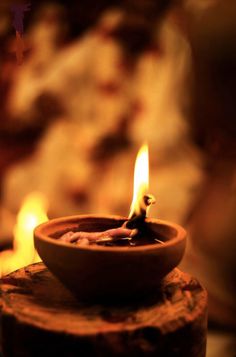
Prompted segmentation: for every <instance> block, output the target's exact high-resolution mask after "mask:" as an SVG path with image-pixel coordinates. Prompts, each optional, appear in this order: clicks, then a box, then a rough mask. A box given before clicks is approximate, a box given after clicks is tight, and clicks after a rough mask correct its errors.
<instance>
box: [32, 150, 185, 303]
mask: <svg viewBox="0 0 236 357" xmlns="http://www.w3.org/2000/svg"><path fill="white" fill-rule="evenodd" d="M148 171H149V169H148V148H147V146H146V145H144V146H143V147H142V148H141V149H140V151H139V154H138V156H137V160H136V164H135V174H134V193H133V201H132V204H131V211H130V214H129V217H128V218H127V217H119V216H112V215H107V216H100V215H77V216H69V217H62V218H58V219H53V220H50V221H48V222H46V223H43V224H41V225H40V226H38V227H37V228H36V229H35V231H34V241H35V247H36V249H37V251H38V253H39V255H40V257H41V258H42V260H43V262H44V263H45V265H46V266H47V267H48V269H49V270H50V271H51V272H52V273H53V274H54V275H55V276H56V277H57V278H58V279H59V280H60V281H61V282H62V283H63V284H64V285H65V286H66V287H68V288H69V289H70V290H71V291H72V292H73V293H74V294H76V296H77V298H78V299H79V300H81V301H93V302H104V303H107V302H111V301H112V302H113V301H128V300H129V299H139V298H141V297H143V296H145V295H148V294H151V293H153V292H155V291H156V290H158V287H159V285H160V284H161V281H162V278H163V277H164V276H165V275H167V274H168V273H169V272H170V271H171V270H172V269H173V268H174V267H176V266H177V265H178V263H179V262H180V260H181V258H182V256H183V253H184V249H185V241H186V232H185V230H184V229H183V228H182V227H180V226H179V225H177V224H174V223H170V222H167V221H162V220H159V219H156V218H147V211H148V210H149V208H150V205H151V204H152V203H154V201H155V199H154V197H153V196H152V195H150V194H149V193H148V175H149V173H148Z"/></svg>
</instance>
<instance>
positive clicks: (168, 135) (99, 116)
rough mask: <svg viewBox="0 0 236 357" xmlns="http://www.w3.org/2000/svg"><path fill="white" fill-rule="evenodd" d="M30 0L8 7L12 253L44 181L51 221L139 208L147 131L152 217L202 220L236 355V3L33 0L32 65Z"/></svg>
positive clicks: (188, 222)
mask: <svg viewBox="0 0 236 357" xmlns="http://www.w3.org/2000/svg"><path fill="white" fill-rule="evenodd" d="M22 3H26V2H23V1H20V0H19V1H16V0H15V1H10V0H9V1H8V0H6V1H1V3H0V105H1V115H0V190H1V191H0V192H1V196H0V198H1V200H0V219H1V224H0V246H1V249H5V248H6V247H9V246H10V245H11V241H12V236H13V227H14V226H15V223H16V216H17V213H18V211H19V210H20V207H21V204H22V201H23V200H24V198H25V197H26V195H28V194H30V193H31V192H34V191H38V192H40V193H41V194H43V195H44V196H45V197H46V198H47V200H48V205H49V209H48V215H49V217H50V218H53V217H57V216H61V215H70V214H82V213H104V214H107V213H109V214H120V215H127V214H128V212H129V205H130V202H131V197H132V181H133V165H134V161H135V156H136V153H137V150H138V148H139V147H140V145H141V144H142V143H143V141H144V140H146V141H147V142H148V143H149V151H150V191H151V193H153V194H154V195H155V196H156V199H157V204H156V205H155V207H153V208H152V209H151V212H150V214H151V215H152V216H154V217H159V218H162V219H167V220H172V221H175V222H177V223H180V224H182V225H184V226H185V227H186V228H187V229H188V232H189V243H188V247H187V252H186V256H185V259H184V261H183V263H182V266H183V269H185V270H187V271H189V272H191V273H192V274H194V275H196V276H197V277H199V279H200V280H201V281H202V283H203V284H204V285H205V286H206V287H207V288H208V292H209V320H210V327H211V334H210V336H209V340H208V341H209V348H208V357H218V356H219V357H234V356H235V355H236V347H235V340H234V336H235V333H234V331H235V327H236V318H235V316H236V306H235V294H236V279H235V276H236V263H235V251H236V169H235V157H236V142H235V137H236V125H235V119H236V118H235V101H236V4H235V2H234V1H233V0H228V1H227V2H225V1H224V0H218V1H217V0H215V1H214V0H211V1H210V0H208V1H207V0H182V1H180V0H179V1H178V0H175V1H174V0H172V1H171V0H156V1H154V0H137V1H135V0H126V1H125V0H124V1H118V0H113V1H108V0H100V1H94V0H88V1H86V2H82V1H81V2H75V1H67V2H66V3H64V2H63V1H37V2H36V1H33V0H32V2H31V9H30V11H28V12H26V13H25V17H24V26H25V28H24V34H23V37H22V38H21V44H22V46H23V47H21V48H22V51H23V61H22V63H21V64H19V63H18V61H17V57H16V52H17V48H18V50H19V47H17V46H19V39H18V41H17V38H16V33H15V30H14V27H13V24H12V19H13V15H12V12H11V6H12V5H13V4H22ZM0 259H1V256H0ZM212 331H214V333H213V332H212Z"/></svg>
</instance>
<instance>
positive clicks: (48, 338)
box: [0, 263, 207, 357]
mask: <svg viewBox="0 0 236 357" xmlns="http://www.w3.org/2000/svg"><path fill="white" fill-rule="evenodd" d="M0 302H1V344H2V350H3V355H4V356H6V357H13V356H14V357H15V356H20V357H21V356H22V357H37V356H60V357H61V356H66V357H75V356H76V357H85V356H86V357H90V356H91V357H92V356H93V357H94V356H95V357H97V356H98V357H104V356H129V357H131V356H135V357H136V356H137V357H141V356H148V357H151V356H155V357H204V356H205V347H206V324H207V322H206V321H207V317H206V306H207V296H206V291H205V290H204V289H203V288H202V287H201V286H200V285H199V283H198V282H197V281H196V280H195V279H194V278H192V277H190V276H189V275H187V274H185V273H182V272H181V271H180V270H178V269H174V270H173V271H172V272H171V273H170V274H169V275H168V276H167V277H166V278H165V279H164V281H163V283H162V286H161V287H160V292H159V293H158V296H152V297H150V299H149V300H148V301H147V300H146V301H143V302H139V303H138V302H135V303H134V304H132V306H130V305H129V306H116V307H115V306H109V307H108V306H102V305H93V306H91V305H85V304H81V303H79V302H78V301H77V300H76V299H75V298H74V296H73V295H72V294H71V293H70V292H69V291H68V290H67V289H65V288H64V286H63V285H62V284H61V283H60V282H59V281H58V280H57V279H56V278H55V277H54V276H53V275H52V274H51V273H50V272H49V271H48V270H47V269H46V268H45V266H44V265H43V264H42V263H37V264H33V265H30V266H28V267H26V268H23V269H20V270H18V271H16V272H14V273H11V274H9V275H8V276H6V277H4V278H3V279H2V284H1V300H0Z"/></svg>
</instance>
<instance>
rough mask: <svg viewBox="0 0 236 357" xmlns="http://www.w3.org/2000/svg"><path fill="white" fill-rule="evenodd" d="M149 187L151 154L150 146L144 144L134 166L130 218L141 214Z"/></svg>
mask: <svg viewBox="0 0 236 357" xmlns="http://www.w3.org/2000/svg"><path fill="white" fill-rule="evenodd" d="M148 187H149V156H148V146H147V144H144V145H143V146H142V147H141V148H140V150H139V152H138V155H137V158H136V161H135V168H134V189H133V200H132V203H131V207H130V214H129V218H131V217H132V216H133V215H134V214H135V215H140V214H141V209H142V207H143V197H144V195H145V194H147V193H148Z"/></svg>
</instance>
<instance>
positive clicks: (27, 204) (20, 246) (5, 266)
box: [0, 192, 48, 276]
mask: <svg viewBox="0 0 236 357" xmlns="http://www.w3.org/2000/svg"><path fill="white" fill-rule="evenodd" d="M46 208H47V200H46V198H45V196H44V195H42V194H41V193H39V192H32V193H30V194H29V195H27V196H26V197H25V199H24V201H23V204H22V207H21V209H20V211H19V213H18V216H17V222H16V226H15V228H14V241H13V250H6V251H4V252H2V253H0V276H3V275H6V274H8V273H11V272H12V271H14V270H16V269H19V268H22V267H24V266H26V265H28V264H31V263H36V262H38V261H40V260H41V259H40V257H39V256H38V253H37V252H36V250H35V248H34V241H33V230H34V228H35V227H36V226H37V225H39V224H40V223H43V222H45V221H47V220H48V217H47V215H46Z"/></svg>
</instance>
